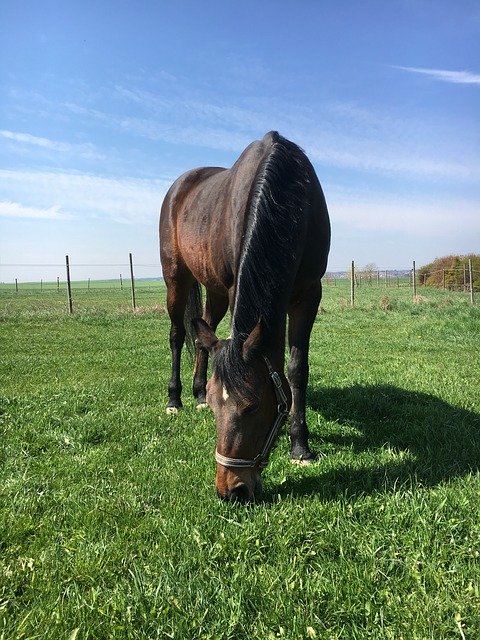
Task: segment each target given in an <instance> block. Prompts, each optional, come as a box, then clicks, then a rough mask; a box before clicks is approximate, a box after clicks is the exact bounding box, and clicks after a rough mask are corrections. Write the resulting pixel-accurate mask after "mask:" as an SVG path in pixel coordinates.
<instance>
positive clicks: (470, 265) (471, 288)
mask: <svg viewBox="0 0 480 640" xmlns="http://www.w3.org/2000/svg"><path fill="white" fill-rule="evenodd" d="M468 275H469V276H470V302H471V303H472V304H475V296H474V293H473V269H472V260H471V258H469V259H468Z"/></svg>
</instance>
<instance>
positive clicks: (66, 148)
mask: <svg viewBox="0 0 480 640" xmlns="http://www.w3.org/2000/svg"><path fill="white" fill-rule="evenodd" d="M0 138H4V139H5V140H11V141H12V142H14V143H17V144H21V145H30V146H34V147H40V148H42V149H45V150H47V151H55V152H57V153H63V154H77V155H80V156H81V157H82V158H85V159H90V160H104V159H105V156H104V155H103V154H100V153H99V152H98V151H97V149H96V147H95V145H93V144H91V143H85V144H71V143H68V142H59V141H57V140H50V139H49V138H43V137H41V136H34V135H31V134H30V133H22V132H18V131H5V130H2V131H0Z"/></svg>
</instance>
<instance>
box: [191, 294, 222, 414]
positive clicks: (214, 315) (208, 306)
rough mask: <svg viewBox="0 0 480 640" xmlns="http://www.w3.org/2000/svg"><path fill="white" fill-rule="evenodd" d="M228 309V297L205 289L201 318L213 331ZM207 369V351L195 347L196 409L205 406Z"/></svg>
mask: <svg viewBox="0 0 480 640" xmlns="http://www.w3.org/2000/svg"><path fill="white" fill-rule="evenodd" d="M227 309H228V298H227V297H224V296H219V295H218V294H214V293H211V292H209V291H207V299H206V302H205V311H204V314H203V319H204V320H205V322H206V323H207V324H208V325H210V327H211V328H212V330H213V331H215V330H216V329H217V327H218V324H219V322H220V321H221V319H222V318H223V317H224V315H225V314H226V312H227ZM207 370H208V352H207V351H205V350H204V349H199V348H198V347H197V349H196V357H195V370H194V374H193V396H194V398H195V399H196V401H197V409H203V408H204V407H206V406H207V391H206V388H207Z"/></svg>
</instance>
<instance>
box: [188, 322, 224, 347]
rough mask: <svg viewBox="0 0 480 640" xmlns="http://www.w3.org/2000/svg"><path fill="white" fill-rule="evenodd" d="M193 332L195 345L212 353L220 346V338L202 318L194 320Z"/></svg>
mask: <svg viewBox="0 0 480 640" xmlns="http://www.w3.org/2000/svg"><path fill="white" fill-rule="evenodd" d="M192 326H193V330H194V332H195V336H196V340H195V343H196V344H197V345H198V346H199V347H200V348H201V349H206V350H207V351H211V350H212V349H214V348H215V347H216V346H217V344H218V338H217V336H216V335H215V333H214V332H213V331H212V329H211V328H210V327H209V326H208V324H207V323H206V322H205V320H203V319H202V318H195V319H194V320H192Z"/></svg>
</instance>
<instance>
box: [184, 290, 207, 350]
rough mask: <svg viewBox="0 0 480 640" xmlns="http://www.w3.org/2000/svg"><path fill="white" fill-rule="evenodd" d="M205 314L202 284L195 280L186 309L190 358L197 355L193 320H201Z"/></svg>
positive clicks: (185, 320) (186, 328) (186, 337)
mask: <svg viewBox="0 0 480 640" xmlns="http://www.w3.org/2000/svg"><path fill="white" fill-rule="evenodd" d="M202 313H203V303H202V288H201V286H200V283H199V282H198V281H197V280H195V282H194V283H193V286H192V288H191V289H190V293H189V295H188V300H187V306H186V308H185V315H184V324H185V331H186V335H185V344H186V347H187V351H188V353H189V355H190V357H191V358H192V359H193V356H194V354H195V334H194V331H193V325H192V320H194V319H195V318H201V317H202Z"/></svg>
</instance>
